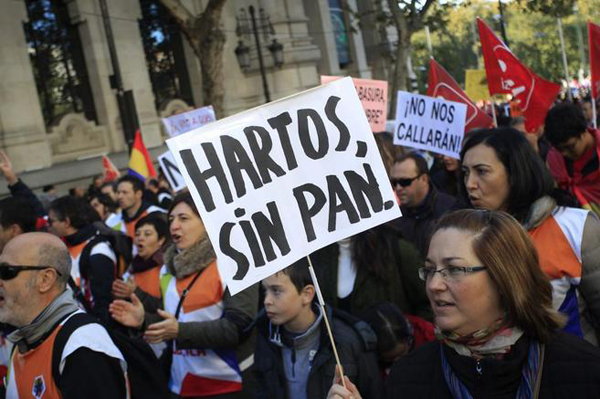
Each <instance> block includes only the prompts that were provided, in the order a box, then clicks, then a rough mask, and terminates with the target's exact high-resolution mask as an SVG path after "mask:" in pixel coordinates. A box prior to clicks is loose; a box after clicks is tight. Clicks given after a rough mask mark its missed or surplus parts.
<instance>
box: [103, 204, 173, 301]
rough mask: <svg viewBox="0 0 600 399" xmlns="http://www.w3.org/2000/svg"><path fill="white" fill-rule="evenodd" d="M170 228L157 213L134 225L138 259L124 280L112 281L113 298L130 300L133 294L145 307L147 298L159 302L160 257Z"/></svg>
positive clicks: (135, 259)
mask: <svg viewBox="0 0 600 399" xmlns="http://www.w3.org/2000/svg"><path fill="white" fill-rule="evenodd" d="M168 234H169V225H168V223H167V218H166V216H165V215H164V214H162V213H160V212H154V213H151V214H150V215H147V216H144V217H143V218H141V219H140V220H138V221H137V223H136V224H135V237H134V238H133V244H134V245H135V247H136V248H137V255H136V256H135V257H134V258H133V260H132V262H131V266H130V267H129V269H128V270H127V272H126V273H125V274H123V280H115V281H114V283H113V286H112V289H113V295H114V297H115V298H129V297H131V294H133V293H134V292H135V294H136V295H137V296H138V297H139V298H140V299H141V301H142V303H145V299H149V298H148V296H151V297H154V298H156V299H158V300H160V297H161V294H160V269H161V267H162V265H163V255H164V253H165V250H166V248H167V247H168V245H169V243H170V242H169V236H168Z"/></svg>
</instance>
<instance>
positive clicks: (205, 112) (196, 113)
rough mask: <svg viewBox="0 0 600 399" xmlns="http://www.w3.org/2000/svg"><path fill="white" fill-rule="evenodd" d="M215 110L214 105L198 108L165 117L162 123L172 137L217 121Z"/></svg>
mask: <svg viewBox="0 0 600 399" xmlns="http://www.w3.org/2000/svg"><path fill="white" fill-rule="evenodd" d="M216 120H217V118H216V116H215V111H214V110H213V107H212V105H209V106H207V107H202V108H197V109H194V110H192V111H189V112H184V113H183V114H177V115H173V116H169V117H168V118H163V119H162V123H163V125H164V127H165V130H166V131H167V133H168V134H169V136H170V137H175V136H178V135H180V134H182V133H186V132H189V131H190V130H194V129H197V128H199V127H200V126H204V125H206V124H207V123H210V122H214V121H216Z"/></svg>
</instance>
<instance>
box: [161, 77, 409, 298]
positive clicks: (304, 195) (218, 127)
mask: <svg viewBox="0 0 600 399" xmlns="http://www.w3.org/2000/svg"><path fill="white" fill-rule="evenodd" d="M167 144H168V146H169V149H170V150H171V152H172V153H173V155H174V156H175V159H176V161H177V164H178V165H179V170H180V171H181V172H182V173H183V177H184V178H185V181H186V182H187V186H188V188H189V189H190V193H191V194H192V197H193V198H194V202H195V204H196V206H197V208H198V211H199V212H200V215H201V217H202V221H203V222H204V226H205V227H206V231H207V233H208V236H209V237H210V241H211V242H212V244H213V247H214V249H215V253H216V254H217V264H218V267H219V274H220V276H221V279H222V280H223V282H224V283H225V284H226V285H227V287H228V289H229V290H230V292H231V294H235V293H237V292H239V291H241V290H243V289H245V288H247V287H249V286H250V285H252V284H255V283H257V282H258V281H260V280H262V279H264V278H266V277H268V276H270V275H272V274H273V273H276V272H278V271H279V270H281V269H283V268H285V267H287V266H289V265H291V264H292V263H294V262H295V261H297V260H298V259H300V258H302V257H304V256H307V255H308V254H310V253H312V252H314V251H316V250H317V249H320V248H322V247H324V246H326V245H329V244H331V243H334V242H336V241H339V240H341V239H344V238H347V237H350V236H352V235H355V234H357V233H360V232H361V231H364V230H367V229H370V228H372V227H375V226H377V225H379V224H382V223H385V222H387V221H389V220H391V219H395V218H397V217H399V216H400V209H399V207H398V205H397V202H396V198H395V195H394V192H393V190H392V187H391V185H390V182H389V178H388V176H387V173H386V171H385V168H384V166H383V162H382V160H381V156H380V155H379V150H378V148H377V144H376V143H375V138H374V136H373V134H372V133H371V131H370V129H369V124H368V122H367V118H366V117H365V114H364V112H363V110H362V106H361V103H360V100H359V98H358V96H357V94H356V90H355V89H354V86H353V84H352V81H351V80H350V79H349V78H347V79H342V80H339V81H336V82H332V83H330V84H327V85H324V86H320V87H318V88H315V89H312V90H308V91H306V92H303V93H299V94H297V95H294V96H291V97H288V98H285V99H282V100H279V101H274V102H272V103H269V104H267V105H264V106H261V107H258V108H255V109H252V110H248V111H245V112H242V113H240V114H237V115H234V116H230V117H228V118H225V119H222V120H220V121H216V122H214V123H210V124H208V125H206V126H204V127H202V128H199V129H197V130H194V131H192V132H189V133H186V134H184V135H181V136H177V137H174V138H171V139H169V140H167Z"/></svg>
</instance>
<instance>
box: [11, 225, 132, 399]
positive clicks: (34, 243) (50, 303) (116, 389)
mask: <svg viewBox="0 0 600 399" xmlns="http://www.w3.org/2000/svg"><path fill="white" fill-rule="evenodd" d="M70 269H71V257H70V254H69V251H68V250H67V247H66V246H65V244H64V243H63V242H62V241H61V240H60V239H59V238H58V237H56V236H54V235H52V234H47V233H26V234H21V235H19V236H17V237H15V238H13V239H12V240H11V241H9V242H8V244H6V246H5V247H4V251H3V252H2V254H1V255H0V322H2V323H7V324H10V325H12V326H14V327H16V328H17V329H16V330H15V331H14V332H12V333H11V334H10V335H9V336H8V339H9V340H10V341H11V342H12V343H14V344H15V348H14V349H13V352H12V355H11V362H10V367H9V373H8V375H7V379H6V380H7V387H6V397H7V398H31V397H34V398H42V397H43V398H44V399H60V398H62V399H67V398H86V399H94V398H126V397H127V387H126V382H125V379H126V376H125V373H126V367H127V366H126V363H125V361H124V359H123V355H122V354H121V352H120V351H119V349H118V348H117V347H116V346H115V344H114V343H113V342H112V340H111V339H110V336H109V335H108V333H107V331H106V330H105V329H104V327H102V326H101V325H100V324H96V323H91V324H86V325H83V326H81V327H78V328H76V329H75V330H74V331H73V332H72V333H71V335H69V336H68V339H67V342H66V344H65V346H64V350H63V351H62V354H61V355H60V356H61V357H60V363H59V368H58V371H59V374H58V375H55V373H54V371H53V367H52V356H53V348H54V344H55V341H56V339H57V336H58V333H59V332H60V329H61V328H62V327H63V326H64V325H65V323H68V321H69V318H70V317H71V316H72V315H73V314H75V313H78V312H81V311H80V310H79V308H78V307H77V304H76V303H75V300H74V299H73V293H72V292H71V291H70V290H68V289H67V280H68V278H69V275H70Z"/></svg>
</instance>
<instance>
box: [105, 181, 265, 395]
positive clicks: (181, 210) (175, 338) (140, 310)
mask: <svg viewBox="0 0 600 399" xmlns="http://www.w3.org/2000/svg"><path fill="white" fill-rule="evenodd" d="M168 217H169V231H170V233H171V240H172V242H173V244H172V245H171V246H169V247H168V248H167V250H166V252H165V255H164V261H165V265H164V266H163V267H162V270H161V273H160V287H161V292H160V293H161V298H162V303H163V304H164V310H163V309H158V310H157V311H156V312H151V309H145V308H144V305H143V304H142V303H141V302H140V300H139V299H138V297H137V296H136V295H135V294H132V295H131V302H128V301H125V300H115V301H114V302H113V303H112V304H111V306H110V312H111V314H112V316H113V318H114V319H115V320H117V321H118V322H120V323H121V324H123V325H125V326H128V327H133V328H139V329H143V330H144V338H145V339H146V341H147V342H149V343H152V344H157V343H161V342H166V343H167V350H166V351H165V354H166V355H167V356H169V355H172V356H171V359H170V364H171V366H170V378H169V388H170V389H171V391H172V392H173V398H179V397H184V398H199V397H202V398H219V399H221V398H222V399H225V398H228V399H229V398H239V397H242V396H241V395H243V393H242V373H243V372H244V371H245V369H246V368H247V366H246V367H244V365H243V364H244V363H248V362H247V361H245V360H246V357H242V356H244V355H246V356H249V355H250V354H251V353H252V352H253V348H251V347H248V345H251V342H249V341H245V340H244V337H245V335H244V334H245V330H246V329H247V328H248V326H249V325H250V324H251V323H252V320H253V319H254V317H255V315H256V310H257V305H258V287H257V286H256V285H255V286H252V287H250V288H247V289H246V290H244V291H242V292H240V293H238V294H236V295H235V296H231V295H230V294H229V291H228V290H227V289H226V288H227V287H226V286H223V282H222V281H221V278H220V276H219V271H218V269H217V262H216V256H215V252H214V250H213V247H212V245H211V243H210V241H209V239H208V236H207V234H206V230H205V228H204V224H203V223H202V219H201V218H200V215H199V213H198V210H197V209H196V206H195V204H194V202H193V200H192V197H191V195H190V193H189V192H185V193H181V194H178V195H177V196H176V197H175V198H174V199H173V202H172V204H171V208H170V209H169V213H168ZM145 311H146V312H145ZM236 350H237V351H238V353H237V354H236ZM238 359H239V360H240V362H238ZM242 360H244V361H242ZM250 364H251V362H250ZM246 374H247V373H244V374H243V375H244V376H246Z"/></svg>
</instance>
